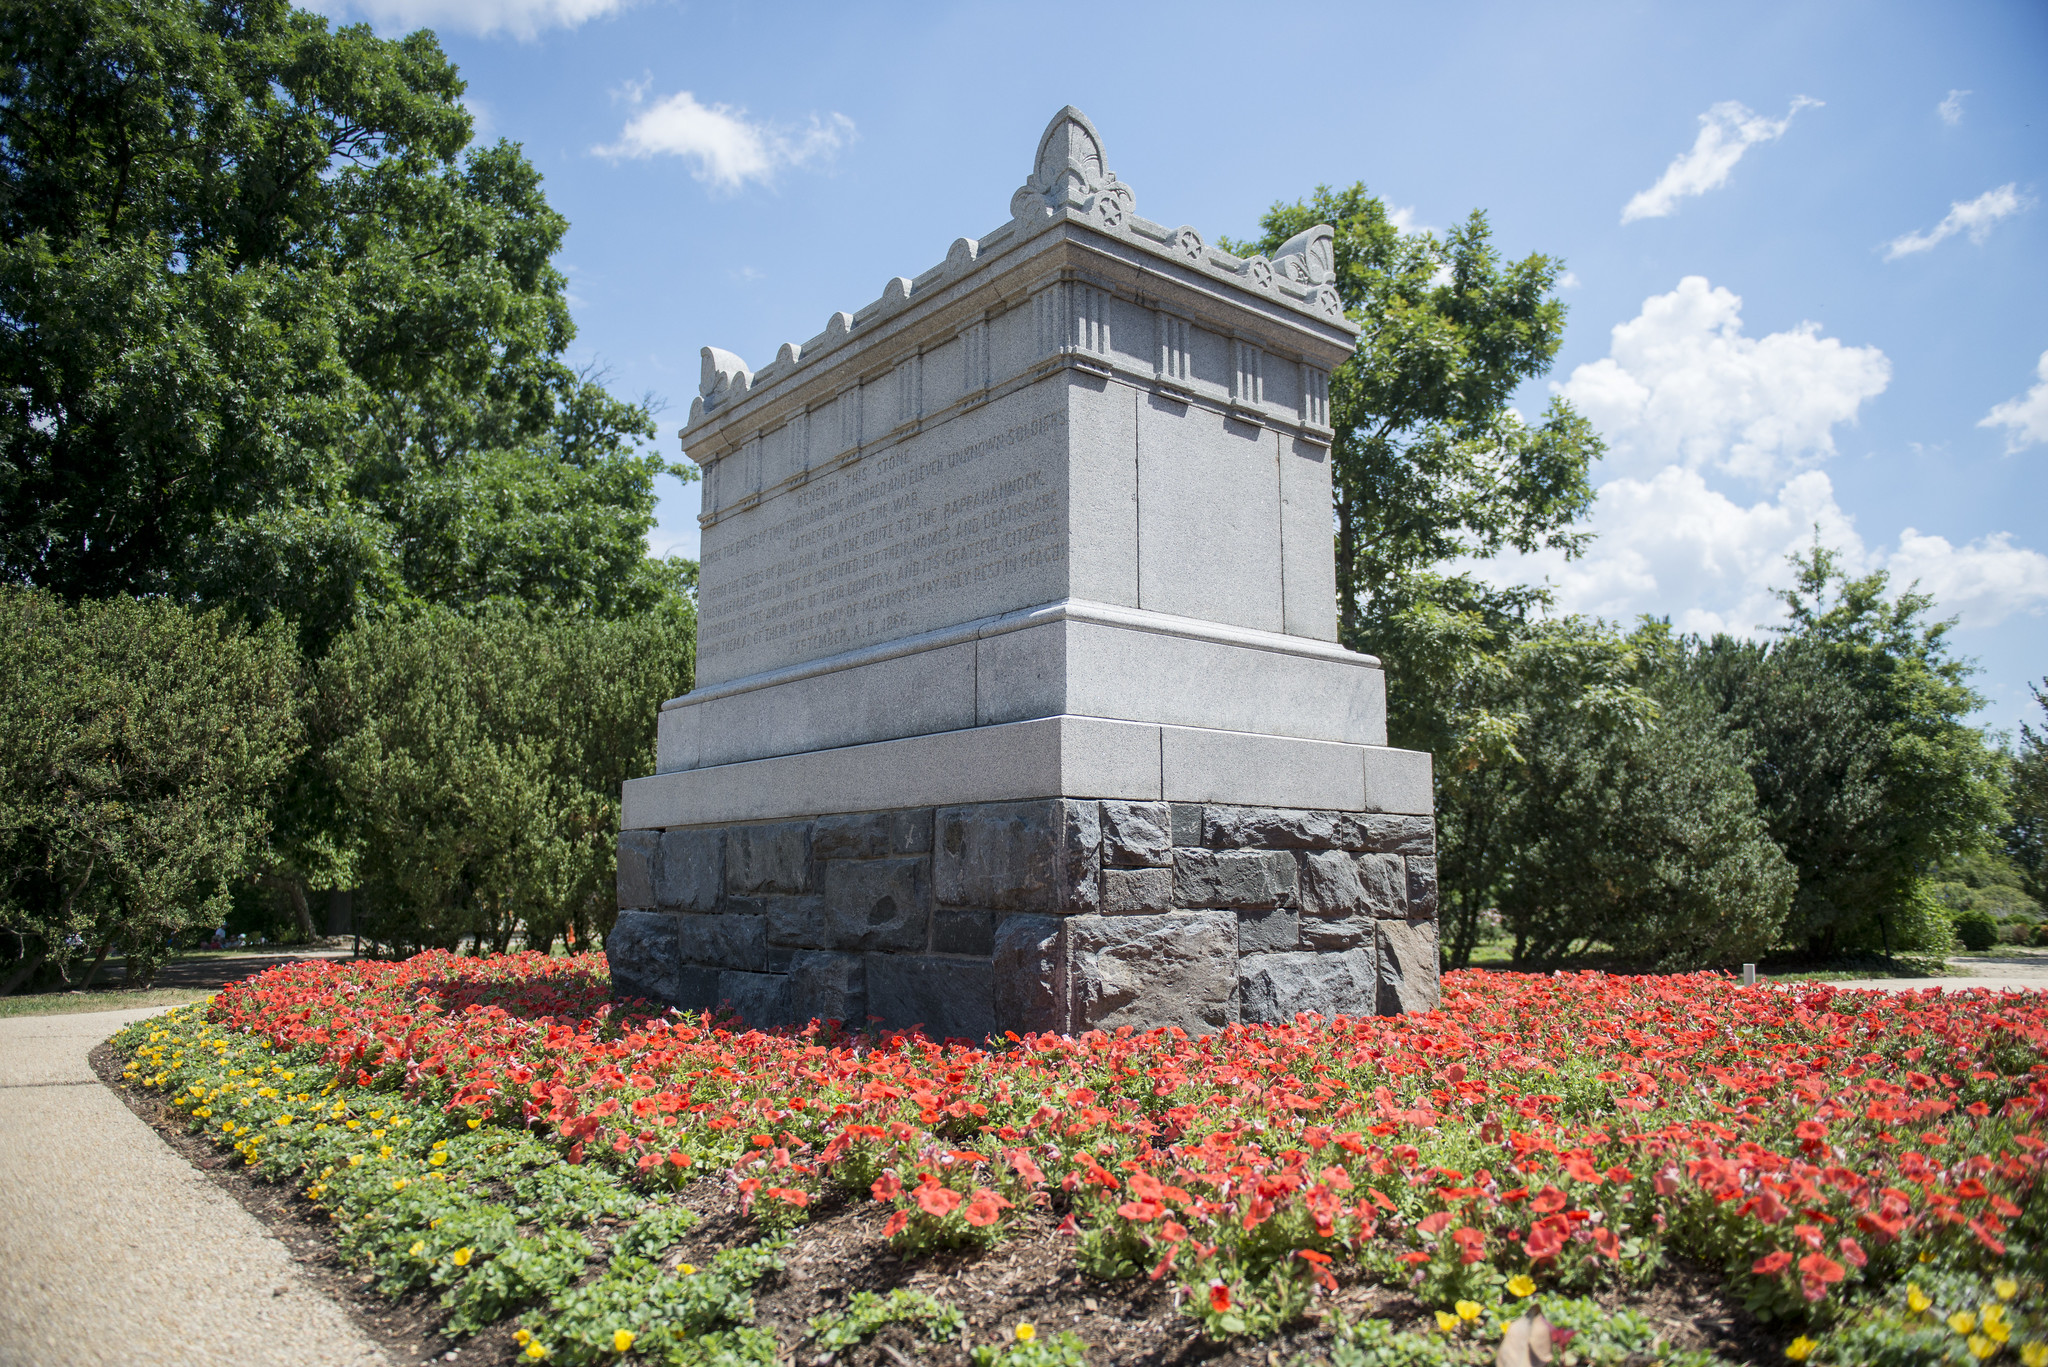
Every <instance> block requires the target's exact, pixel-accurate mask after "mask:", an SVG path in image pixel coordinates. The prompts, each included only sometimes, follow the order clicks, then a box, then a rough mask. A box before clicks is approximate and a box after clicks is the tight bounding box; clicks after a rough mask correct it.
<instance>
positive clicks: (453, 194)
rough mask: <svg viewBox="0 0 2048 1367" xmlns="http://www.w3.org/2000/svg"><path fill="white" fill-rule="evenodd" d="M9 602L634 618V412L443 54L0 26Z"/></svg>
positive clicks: (301, 619)
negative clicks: (459, 607)
mask: <svg viewBox="0 0 2048 1367" xmlns="http://www.w3.org/2000/svg"><path fill="white" fill-rule="evenodd" d="M0 48H4V49H5V54H6V56H7V58H8V62H7V63H6V65H5V67H4V69H0V386H4V393H5V394H6V396H7V398H6V401H5V402H4V403H0V451H4V453H5V455H4V460H0V577H4V578H6V579H12V580H15V581H17V582H29V583H34V584H37V585H40V586H43V587H46V588H49V589H51V590H53V591H55V592H57V593H60V594H62V595H64V596H66V597H69V598H74V599H75V598H80V597H100V596H106V595H110V594H115V593H160V594H166V595H170V596H172V597H176V598H183V599H193V600H197V601H200V602H202V603H207V604H220V605H226V606H228V607H230V608H232V609H234V610H235V611H236V612H237V613H239V614H241V615H243V616H246V617H248V618H249V619H251V620H256V621H261V620H264V619H266V618H268V617H269V616H271V615H273V614H278V615H282V616H284V617H285V618H287V619H288V620H290V621H291V622H292V623H293V624H294V625H295V626H296V628H297V630H298V632H299V635H300V639H301V641H302V644H303V645H304V647H305V648H306V650H307V652H308V653H309V655H311V656H314V657H317V656H318V655H320V654H321V653H322V652H323V651H324V650H325V648H326V644H327V642H329V641H330V640H332V639H333V637H334V636H335V635H336V634H337V633H338V632H340V631H342V630H344V629H346V628H347V627H348V626H349V625H350V624H351V623H353V622H355V621H357V620H360V619H362V618H363V617H365V616H367V615H374V614H377V613H381V612H386V611H391V610H396V609H403V608H405V607H407V606H409V605H414V604H419V603H455V604H463V605H468V606H470V607H472V608H473V607H475V606H476V605H480V604H483V603H486V602H490V601H496V600H500V599H517V600H520V601H526V602H533V603H540V604H544V605H548V606H551V607H554V608H557V609H560V610H565V611H587V612H595V613H598V614H600V615H608V616H622V615H630V614H632V613H634V612H638V611H642V610H646V609H648V608H650V607H653V606H655V605H657V604H659V603H661V602H663V601H664V600H666V599H669V598H672V597H674V596H675V594H676V593H677V592H678V591H679V589H680V587H681V581H680V576H681V574H682V573H683V567H682V566H681V565H679V564H660V563H651V562H649V561H648V560H647V559H646V557H645V554H644V551H643V548H642V537H643V535H644V533H645V531H646V529H647V528H648V526H649V525H651V521H652V513H653V504H654V495H653V481H654V479H655V477H656V476H657V475H658V474H660V473H661V472H663V471H664V470H666V469H667V468H668V466H667V465H666V463H665V462H664V461H663V460H661V459H660V458H659V457H657V456H655V455H653V454H649V453H647V452H645V451H643V450H642V449H641V448H640V442H641V441H643V440H644V439H646V438H649V437H651V436H652V434H653V427H652V422H651V419H650V417H649V414H648V412H647V411H646V409H645V408H643V407H641V406H637V405H633V404H628V403H622V402H620V401H618V400H617V399H614V398H613V397H612V396H611V395H609V394H608V393H607V392H605V390H604V389H603V387H602V385H601V384H599V383H597V381H596V380H595V379H594V378H593V377H591V376H589V375H581V374H578V373H576V372H574V371H572V370H571V369H570V368H569V367H568V366H567V365H566V364H565V363H564V361H563V359H562V356H563V352H564V350H565V349H566V348H567V346H568V345H569V343H570V340H571V339H572V337H573V336H574V328H573V326H572V324H571V322H570V318H569V311H568V305H567V302H566V300H565V299H564V295H563V286H564V281H563V278H562V276H561V274H560V273H559V272H558V271H556V270H555V269H554V267H553V266H552V265H551V264H550V260H551V258H552V256H553V254H554V252H555V251H556V250H557V248H558V247H559V246H560V244H561V241H562V236H563V233H564V231H565V230H566V226H567V225H566V224H565V222H564V220H563V219H562V218H561V216H560V215H558V214H556V213H555V212H554V211H553V210H552V209H551V208H549V207H548V204H547V201H546V199H545V198H544V196H543V195H542V193H541V188H540V176H539V174H538V172H536V171H535V169H534V168H533V166H532V165H531V164H530V163H529V162H528V161H527V160H526V159H525V157H524V156H523V155H522V154H521V153H520V150H519V149H518V148H517V147H516V146H514V145H512V144H509V143H505V142H500V143H498V144H496V145H495V146H490V147H476V148H469V150H467V151H465V147H466V146H467V144H468V143H469V141H470V119H469V116H468V114H467V113H466V112H465V111H464V110H463V108H462V105H461V103H460V97H461V95H462V91H463V83H462V81H461V80H460V78H459V77H458V76H457V74H456V71H455V68H454V67H453V65H451V64H450V63H449V62H448V61H447V60H446V58H445V57H444V56H443V55H442V53H441V50H440V47H439V45H438V44H437V43H436V41H435V40H434V37H433V35H432V34H430V33H426V32H420V33H415V34H412V35H411V36H409V37H406V38H403V39H399V40H395V41H391V40H384V39H380V38H377V37H376V36H375V35H374V34H373V33H371V31H370V30H369V29H368V28H367V27H362V26H357V27H349V28H341V29H330V27H329V26H328V23H327V21H326V20H325V19H323V18H321V17H319V16H317V15H314V14H310V13H306V12H304V11H300V10H296V9H294V8H292V7H291V6H290V5H289V4H288V3H284V0H162V2H161V3H155V4H149V5H138V4H134V3H132V0H19V2H18V3H13V4H10V5H8V6H6V7H5V8H4V9H0Z"/></svg>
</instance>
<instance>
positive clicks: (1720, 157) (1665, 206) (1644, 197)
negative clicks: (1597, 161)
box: [1621, 95, 1821, 223]
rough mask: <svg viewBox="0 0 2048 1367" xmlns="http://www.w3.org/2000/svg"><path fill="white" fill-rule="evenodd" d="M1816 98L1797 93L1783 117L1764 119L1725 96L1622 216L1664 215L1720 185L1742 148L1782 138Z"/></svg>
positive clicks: (1628, 218) (1702, 117)
mask: <svg viewBox="0 0 2048 1367" xmlns="http://www.w3.org/2000/svg"><path fill="white" fill-rule="evenodd" d="M1820 103H1821V102H1820V101H1819V100H1810V99H1808V98H1807V97H1806V96H1804V95H1801V96H1799V97H1798V98H1796V99H1795V100H1793V101H1792V107H1791V108H1790V109H1788V110H1786V111H1785V117H1784V118H1782V119H1767V118H1765V117H1764V116H1763V115H1761V114H1756V113H1752V112H1751V111H1750V109H1749V108H1748V106H1746V105H1743V104H1741V103H1738V102H1737V101H1735V100H1723V101H1722V102H1721V103H1719V104H1717V105H1715V106H1714V107H1713V108H1711V109H1709V110H1708V111H1707V112H1706V113H1704V114H1702V115H1700V135H1699V137H1697V138H1695V139H1694V140H1693V144H1692V149H1691V150H1690V151H1686V152H1680V153H1679V154H1678V155H1677V156H1676V157H1673V158H1672V159H1671V164H1670V165H1669V166H1667V167H1665V168H1664V174H1663V175H1661V176H1659V177H1657V183H1656V184H1655V185H1652V186H1651V187H1650V188H1649V189H1647V190H1644V191H1642V192H1641V193H1639V194H1637V195H1636V196H1635V198H1633V199H1631V200H1630V201H1629V202H1628V203H1627V204H1626V205H1624V206H1623V207H1622V210H1621V221H1622V222H1623V223H1633V222H1635V221H1636V220H1637V219H1639V218H1664V217H1666V216H1667V215H1669V214H1672V213H1675V212H1677V210H1678V201H1679V200H1681V199H1685V198H1688V197H1689V196H1693V195H1703V194H1705V193H1706V192H1707V191H1709V190H1718V189H1720V188H1721V187H1722V186H1723V185H1726V184H1727V183H1728V175H1729V173H1730V172H1732V171H1733V170H1734V169H1735V163H1736V162H1738V161H1741V160H1742V154H1743V153H1744V152H1747V151H1748V150H1749V149H1750V148H1752V147H1754V146H1756V145H1757V144H1758V143H1760V142H1771V141H1773V140H1774V139H1777V138H1780V137H1783V136H1784V133H1785V130H1786V129H1787V128H1789V127H1791V125H1792V116H1793V115H1794V114H1797V113H1798V112H1799V111H1800V110H1802V109H1805V108H1808V107H1809V106H1811V107H1813V108H1816V109H1817V108H1819V107H1820Z"/></svg>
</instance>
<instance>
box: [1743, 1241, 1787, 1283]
mask: <svg viewBox="0 0 2048 1367" xmlns="http://www.w3.org/2000/svg"><path fill="white" fill-rule="evenodd" d="M1790 1266H1792V1255H1791V1254H1790V1253H1787V1252H1786V1251H1785V1250H1784V1249H1782V1248H1781V1249H1778V1250H1777V1251H1776V1252H1774V1253H1766V1254H1765V1255H1764V1256H1763V1257H1761V1258H1758V1259H1757V1260H1756V1262H1755V1263H1753V1264H1751V1265H1750V1269H1749V1270H1750V1271H1751V1272H1754V1273H1756V1275H1757V1276H1759V1277H1775V1276H1777V1275H1778V1274H1779V1273H1780V1272H1783V1271H1784V1270H1785V1269H1786V1268H1788V1267H1790Z"/></svg>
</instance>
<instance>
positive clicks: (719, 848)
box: [654, 826, 725, 911]
mask: <svg viewBox="0 0 2048 1367" xmlns="http://www.w3.org/2000/svg"><path fill="white" fill-rule="evenodd" d="M724 891H725V832H724V831H723V830H720V829H717V828H714V827H703V826H700V827H698V828H696V829H694V830H687V831H663V832H662V833H661V857H660V859H659V860H658V861H657V862H656V864H655V866H654V904H655V905H656V906H658V907H660V908H662V909H663V910H665V911H716V910H718V898H719V895H720V894H721V893H723V892H724Z"/></svg>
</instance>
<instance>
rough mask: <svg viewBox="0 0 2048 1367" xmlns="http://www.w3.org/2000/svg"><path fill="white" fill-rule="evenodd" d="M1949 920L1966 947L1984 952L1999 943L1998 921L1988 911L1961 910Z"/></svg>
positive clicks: (1958, 938) (1959, 939) (1957, 936)
mask: <svg viewBox="0 0 2048 1367" xmlns="http://www.w3.org/2000/svg"><path fill="white" fill-rule="evenodd" d="M1949 922H1950V924H1952V925H1953V926H1954V927H1955V931H1956V939H1957V940H1958V941H1959V942H1960V943H1961V944H1962V946H1963V948H1964V949H1968V950H1974V951H1976V952H1978V953H1982V952H1983V951H1985V950H1987V949H1990V948H1991V947H1992V946H1993V945H1996V944H1997V943H1998V921H1997V919H1996V918H1994V917H1993V916H1992V915H1991V913H1990V912H1988V911H1980V910H1976V909H1974V908H1972V909H1970V910H1966V911H1959V912H1957V913H1956V914H1955V915H1953V916H1951V917H1949Z"/></svg>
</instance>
